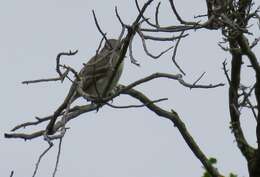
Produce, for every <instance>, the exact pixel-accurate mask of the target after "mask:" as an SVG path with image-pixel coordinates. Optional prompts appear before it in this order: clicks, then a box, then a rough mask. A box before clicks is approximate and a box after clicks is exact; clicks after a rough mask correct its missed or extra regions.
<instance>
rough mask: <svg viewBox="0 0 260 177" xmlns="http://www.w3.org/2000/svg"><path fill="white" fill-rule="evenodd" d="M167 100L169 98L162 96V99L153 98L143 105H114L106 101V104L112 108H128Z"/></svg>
mask: <svg viewBox="0 0 260 177" xmlns="http://www.w3.org/2000/svg"><path fill="white" fill-rule="evenodd" d="M165 100H168V98H161V99H158V100H152V101H151V102H150V103H146V104H141V105H127V106H116V105H113V104H110V103H105V104H106V105H108V106H110V107H112V108H118V109H128V108H142V107H145V106H147V105H148V104H154V103H158V102H161V101H165Z"/></svg>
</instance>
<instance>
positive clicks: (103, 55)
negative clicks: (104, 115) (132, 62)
mask: <svg viewBox="0 0 260 177" xmlns="http://www.w3.org/2000/svg"><path fill="white" fill-rule="evenodd" d="M122 43H123V40H122V41H119V40H116V39H108V40H107V41H106V43H105V45H104V47H103V48H102V49H101V50H100V52H99V53H98V54H97V55H95V56H94V57H92V58H91V59H90V60H89V61H88V62H87V63H86V64H84V67H83V68H82V69H81V71H80V72H79V74H78V76H79V78H80V83H78V82H76V81H74V82H73V84H72V86H71V88H70V90H69V93H68V95H67V96H66V98H65V100H64V101H63V103H62V104H61V105H60V106H59V108H58V109H57V110H56V111H55V112H54V114H53V117H52V118H51V120H50V122H49V124H48V126H47V128H46V130H47V134H49V135H50V134H53V133H54V132H53V126H54V124H55V122H56V120H57V118H58V116H59V115H60V114H61V112H62V111H63V110H64V109H65V108H66V107H67V106H68V104H69V103H72V102H73V101H75V100H76V99H77V98H79V97H80V94H79V93H78V92H77V87H78V86H80V87H81V88H82V90H83V91H84V93H85V94H87V95H89V97H91V98H102V97H104V96H107V95H108V94H110V93H111V91H112V90H113V89H114V88H115V86H116V85H117V83H118V80H119V78H120V76H121V74H122V71H123V65H124V64H123V61H122V62H121V63H120V65H119V67H118V68H117V71H116V73H115V75H114V77H113V79H112V80H111V77H112V75H113V73H114V71H115V67H116V65H117V63H118V61H119V55H120V50H121V47H122ZM107 87H108V88H107ZM105 91H106V93H104V92H105Z"/></svg>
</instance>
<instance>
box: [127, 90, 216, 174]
mask: <svg viewBox="0 0 260 177" xmlns="http://www.w3.org/2000/svg"><path fill="white" fill-rule="evenodd" d="M123 94H127V95H130V96H132V97H134V98H136V99H137V100H139V101H140V102H142V103H143V104H146V107H147V108H148V109H150V110H151V111H152V112H154V113H155V114H157V115H158V116H160V117H163V118H166V119H169V120H170V121H172V122H173V124H174V126H176V127H177V128H178V130H179V132H180V133H181V135H182V137H183V138H184V140H185V142H186V143H187V145H188V146H189V147H190V149H191V150H192V152H193V153H194V155H195V156H196V157H197V158H198V159H199V160H200V161H201V163H202V164H203V165H204V167H205V168H206V169H207V171H209V173H210V174H211V175H212V176H213V177H220V176H221V175H220V174H219V172H218V171H217V169H216V168H214V167H213V166H212V164H210V163H209V161H208V158H207V157H206V155H205V154H204V153H203V152H202V150H201V149H200V147H199V146H198V145H197V143H196V142H195V140H194V139H193V137H192V136H191V134H190V133H189V132H188V130H187V128H186V126H185V124H184V122H182V120H181V118H180V117H179V115H178V114H177V113H176V112H175V111H173V110H172V111H171V112H169V111H166V110H164V109H162V108H160V107H158V106H156V105H155V104H153V103H151V100H150V99H149V98H147V97H146V96H145V95H144V94H142V93H141V92H139V91H137V90H134V89H130V90H125V91H124V93H123ZM148 103H150V104H148Z"/></svg>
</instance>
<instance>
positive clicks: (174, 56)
mask: <svg viewBox="0 0 260 177" xmlns="http://www.w3.org/2000/svg"><path fill="white" fill-rule="evenodd" d="M183 34H184V31H182V32H181V34H180V36H179V38H178V40H177V42H176V45H175V47H174V50H173V55H172V61H173V63H174V64H175V66H176V67H177V68H178V69H179V71H180V72H181V73H182V74H183V75H186V74H185V72H184V71H183V70H182V69H181V67H180V65H179V64H178V63H177V61H176V54H177V49H178V46H179V44H180V41H181V37H182V36H184V35H183Z"/></svg>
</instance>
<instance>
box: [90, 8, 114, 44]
mask: <svg viewBox="0 0 260 177" xmlns="http://www.w3.org/2000/svg"><path fill="white" fill-rule="evenodd" d="M92 14H93V17H94V21H95V24H96V26H97V29H98V31H99V32H100V34H101V35H102V36H103V38H104V39H105V40H106V42H107V43H108V45H110V47H111V48H112V46H111V44H110V43H109V42H108V39H107V37H106V33H104V32H103V31H102V30H101V28H100V26H99V24H98V20H97V17H96V14H95V11H94V10H92Z"/></svg>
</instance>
